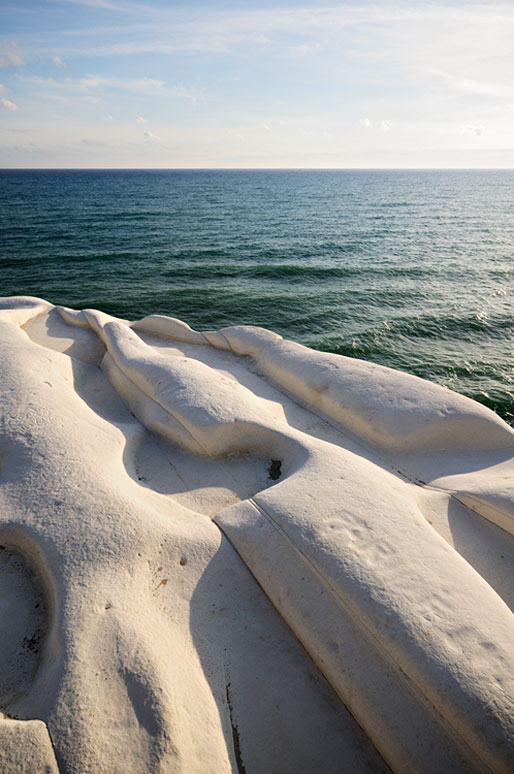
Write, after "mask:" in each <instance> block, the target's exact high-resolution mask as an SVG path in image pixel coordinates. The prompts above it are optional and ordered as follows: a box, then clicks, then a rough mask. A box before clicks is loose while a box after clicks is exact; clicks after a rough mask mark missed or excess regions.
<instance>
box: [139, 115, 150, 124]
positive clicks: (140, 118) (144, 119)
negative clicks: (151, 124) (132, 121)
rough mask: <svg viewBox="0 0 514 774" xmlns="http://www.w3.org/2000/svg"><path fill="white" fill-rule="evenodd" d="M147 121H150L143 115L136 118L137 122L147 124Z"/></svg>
mask: <svg viewBox="0 0 514 774" xmlns="http://www.w3.org/2000/svg"><path fill="white" fill-rule="evenodd" d="M147 123H148V119H147V118H143V116H138V118H136V124H147Z"/></svg>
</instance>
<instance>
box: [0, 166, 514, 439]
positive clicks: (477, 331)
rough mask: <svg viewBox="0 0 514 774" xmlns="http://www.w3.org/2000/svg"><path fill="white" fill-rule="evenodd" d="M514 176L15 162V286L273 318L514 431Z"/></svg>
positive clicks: (9, 276) (214, 316)
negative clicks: (42, 166)
mask: <svg viewBox="0 0 514 774" xmlns="http://www.w3.org/2000/svg"><path fill="white" fill-rule="evenodd" d="M513 291H514V170H503V171H500V170H491V171H489V170H469V171H467V170H460V171H451V170H440V171H438V170H272V171H271V170H270V171H267V170H148V171H145V170H4V171H0V296H10V295H33V296H39V297H42V298H45V299H47V300H48V301H51V302H53V303H54V304H63V305H65V306H70V307H73V308H84V307H92V308H95V309H101V310H103V311H105V312H108V313H110V314H113V315H116V316H119V317H123V318H127V319H130V320H134V319H137V318H140V317H142V316H144V315H147V314H151V313H160V314H166V315H170V316H172V317H178V318H180V319H182V320H184V321H186V322H187V323H188V324H189V325H190V326H191V327H193V328H196V329H198V330H212V329H217V328H221V327H224V326H230V325H242V324H245V325H260V326H264V327H266V328H270V329H272V330H274V331H276V332H278V333H280V334H282V336H284V337H287V338H289V339H292V340H294V341H297V342H300V343H302V344H305V345H307V346H309V347H313V348H314V349H318V350H323V351H327V352H335V353H338V354H341V355H346V356H349V357H355V358H362V359H364V360H370V361H373V362H376V363H381V364H383V365H387V366H390V367H392V368H397V369H400V370H403V371H407V372H409V373H412V374H417V375H418V376H421V377H423V378H425V379H430V380H432V381H434V382H437V383H439V384H443V385H446V386H447V387H450V388H451V389H453V390H456V391H458V392H461V393H463V394H464V395H467V396H469V397H471V398H474V399H475V400H478V401H480V402H481V403H483V404H485V405H486V406H489V407H490V408H492V409H493V410H494V411H496V412H497V413H498V414H499V415H500V416H502V417H503V418H504V419H505V420H506V421H507V422H509V423H511V424H514V357H513V344H514V307H513Z"/></svg>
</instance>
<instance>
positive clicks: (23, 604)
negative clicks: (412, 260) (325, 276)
mask: <svg viewBox="0 0 514 774" xmlns="http://www.w3.org/2000/svg"><path fill="white" fill-rule="evenodd" d="M0 340H1V343H2V349H1V360H2V363H1V367H2V381H1V385H0V421H1V440H0V519H1V522H0V531H1V535H0V538H1V540H0V543H1V545H2V546H4V547H5V548H4V551H6V552H7V554H5V557H6V558H5V559H4V560H3V564H1V563H0V602H1V605H2V606H1V608H0V609H1V611H2V615H3V616H4V617H6V620H7V619H8V620H9V626H10V627H11V630H12V633H13V637H12V638H11V639H10V642H12V643H13V644H12V654H11V655H9V653H7V655H6V656H5V658H6V659H8V660H9V664H10V677H9V679H8V680H4V681H3V682H2V684H1V685H0V710H2V711H3V712H4V713H5V714H6V716H9V717H13V718H17V720H16V721H14V720H8V719H6V720H3V721H1V722H0V725H2V724H6V723H11V724H14V723H17V725H16V727H15V726H14V725H12V726H10V727H9V729H10V730H9V731H7V730H6V731H5V733H4V735H3V736H2V737H0V744H4V749H5V750H7V751H8V749H9V747H8V746H9V745H10V744H14V743H15V742H12V741H10V740H11V739H15V740H16V744H17V746H18V747H19V746H20V745H21V746H22V748H23V745H24V744H26V749H27V757H26V760H27V761H29V760H30V754H31V753H30V745H34V741H33V740H34V739H36V738H41V739H43V737H44V734H46V733H47V732H46V729H47V730H48V735H47V736H46V737H44V739H45V741H44V742H41V744H42V747H41V756H42V759H43V758H44V756H45V755H46V756H47V757H48V756H50V757H48V760H49V761H50V763H49V764H48V765H51V766H54V767H55V766H57V767H58V769H59V771H61V772H73V773H74V774H75V773H76V774H78V772H106V774H107V772H109V773H110V772H120V774H121V772H134V774H136V772H141V771H145V772H146V771H148V772H153V771H155V772H157V771H160V772H205V771H210V772H213V774H214V773H215V772H216V774H217V773H218V772H223V771H234V772H239V773H241V772H243V771H246V773H247V774H252V772H254V773H255V774H260V773H261V772H262V773H264V772H272V773H273V772H277V774H278V772H280V773H281V774H282V772H291V774H293V772H298V771H305V772H317V771H323V772H334V774H335V772H342V771H348V772H352V773H353V772H359V771H362V772H369V771H377V772H378V771H387V770H388V768H390V769H392V770H393V771H398V772H409V774H410V772H432V771H435V770H437V771H438V772H443V773H445V772H463V773H464V772H470V771H472V772H509V773H510V772H511V771H512V769H513V768H514V654H513V649H512V642H513V639H514V615H513V612H512V608H513V603H514V594H513V589H512V568H513V566H514V561H513V560H514V537H513V533H514V505H513V504H514V483H513V482H514V477H513V475H512V474H513V472H514V471H513V468H514V464H513V456H514V432H513V431H512V430H511V428H509V427H508V426H507V425H506V424H504V423H503V422H502V421H501V420H500V419H499V418H498V417H496V416H495V415H494V414H492V413H491V412H489V411H488V410H487V409H485V408H484V407H482V406H480V405H479V404H476V403H474V402H473V401H470V400H468V399H466V398H463V397H462V396H459V395H457V394H455V393H452V392H450V391H448V390H445V389H443V388H440V387H437V386H435V385H432V384H430V383H428V382H425V381H423V380H420V379H417V378H416V377H412V376H408V375H406V374H403V373H400V372H396V371H391V370H389V369H386V368H382V367H379V366H375V365H373V364H369V363H365V362H362V361H357V360H352V359H348V358H342V357H338V356H334V355H325V354H321V353H315V352H313V351H311V350H308V349H305V348H304V347H301V346H299V345H296V344H293V343H291V342H287V341H284V340H282V339H281V338H280V337H279V336H277V335H275V334H273V333H271V332H269V331H265V330H262V329H257V328H245V327H237V328H228V329H224V330H222V331H217V332H205V333H198V332H195V331H192V330H191V329H190V328H189V327H188V326H187V325H185V324H184V323H182V322H180V321H178V320H174V319H172V318H165V317H159V316H151V317H147V318H145V319H143V320H140V321H138V322H135V323H130V324H129V323H127V322H126V321H122V320H115V319H114V318H111V317H109V316H107V315H105V314H102V313H100V312H95V311H93V310H86V311H83V312H76V311H73V310H66V309H61V308H56V307H53V306H52V305H51V304H48V303H47V302H44V301H41V300H39V299H33V298H22V297H17V298H12V299H3V300H2V301H1V303H0ZM1 558H2V557H0V559H1ZM2 573H3V574H2ZM256 581H257V582H256ZM286 624H287V625H286ZM16 638H17V639H16ZM18 641H19V643H18V645H16V642H18ZM16 648H18V649H16ZM36 720H37V721H42V722H43V723H40V724H39V725H37V726H34V725H33V726H29V721H36ZM24 723H25V725H24ZM43 724H46V729H45V725H43ZM5 728H6V729H7V726H5ZM38 734H39V736H37V735H38ZM4 739H5V740H6V741H5V743H4V741H3V740H4ZM24 740H26V741H24ZM50 740H51V742H50ZM52 747H53V751H52ZM53 755H55V759H54V758H53ZM4 757H5V756H4ZM45 761H46V758H45ZM13 765H18V764H13ZM18 770H19V769H16V768H12V772H14V771H18ZM49 770H52V769H49ZM6 771H7V772H9V769H6Z"/></svg>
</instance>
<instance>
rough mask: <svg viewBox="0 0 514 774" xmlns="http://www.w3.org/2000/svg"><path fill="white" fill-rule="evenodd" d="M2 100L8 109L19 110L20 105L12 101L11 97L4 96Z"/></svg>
mask: <svg viewBox="0 0 514 774" xmlns="http://www.w3.org/2000/svg"><path fill="white" fill-rule="evenodd" d="M0 101H1V103H2V105H3V106H4V108H5V109H6V110H13V111H14V110H18V105H16V104H15V103H14V102H11V100H10V99H5V97H2V99H1V100H0Z"/></svg>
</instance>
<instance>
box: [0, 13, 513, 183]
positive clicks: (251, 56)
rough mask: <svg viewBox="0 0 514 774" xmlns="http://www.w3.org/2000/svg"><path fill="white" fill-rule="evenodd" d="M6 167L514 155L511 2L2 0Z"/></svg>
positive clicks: (481, 163)
mask: <svg viewBox="0 0 514 774" xmlns="http://www.w3.org/2000/svg"><path fill="white" fill-rule="evenodd" d="M0 167H1V168H145V169H150V168H424V167H428V168H447V167H449V168H514V2H509V3H497V2H480V3H476V2H473V1H471V2H467V1H466V2H458V1H457V0H456V1H455V2H452V0H449V1H448V2H427V1H426V0H411V2H394V0H392V1H391V0H390V1H388V2H386V1H385V0H383V1H382V2H380V1H378V2H367V1H366V0H365V1H364V2H355V1H354V2H336V3H334V2H332V3H331V2H330V1H329V0H328V1H327V2H315V1H313V0H311V1H310V2H306V1H302V0H283V2H275V3H271V2H266V1H264V2H261V3H257V2H247V1H244V0H239V1H238V0H232V1H230V0H226V1H223V0H210V2H206V0H204V1H203V2H199V1H198V0H188V2H184V1H183V0H168V1H167V2H165V1H164V0H152V1H150V2H145V1H144V0H143V1H142V2H139V1H138V0H135V1H132V0H2V7H1V10H0Z"/></svg>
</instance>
